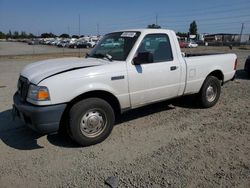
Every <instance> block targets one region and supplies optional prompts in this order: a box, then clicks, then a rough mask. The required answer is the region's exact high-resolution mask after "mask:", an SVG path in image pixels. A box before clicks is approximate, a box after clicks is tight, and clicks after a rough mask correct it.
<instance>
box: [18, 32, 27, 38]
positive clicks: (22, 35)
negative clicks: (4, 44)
mask: <svg viewBox="0 0 250 188" xmlns="http://www.w3.org/2000/svg"><path fill="white" fill-rule="evenodd" d="M19 37H20V38H21V39H26V38H28V35H27V34H26V32H25V31H22V32H21V34H20V36H19Z"/></svg>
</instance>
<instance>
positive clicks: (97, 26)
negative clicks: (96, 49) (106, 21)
mask: <svg viewBox="0 0 250 188" xmlns="http://www.w3.org/2000/svg"><path fill="white" fill-rule="evenodd" d="M96 29H97V36H99V35H100V31H99V23H98V24H96Z"/></svg>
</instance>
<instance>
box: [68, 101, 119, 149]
mask: <svg viewBox="0 0 250 188" xmlns="http://www.w3.org/2000/svg"><path fill="white" fill-rule="evenodd" d="M69 115H70V132H71V137H72V138H73V140H75V141H76V142H77V143H79V144H80V145H82V146H89V145H93V144H97V143H99V142H102V141H103V140H105V139H106V138H107V137H108V136H109V134H110V133H111V131H112V129H113V125H114V120H115V115H114V111H113V109H112V107H111V106H110V104H109V103H107V102H106V101H105V100H102V99H99V98H89V99H85V100H82V101H80V102H78V103H76V104H75V105H74V106H73V107H72V108H71V110H70V114H69Z"/></svg>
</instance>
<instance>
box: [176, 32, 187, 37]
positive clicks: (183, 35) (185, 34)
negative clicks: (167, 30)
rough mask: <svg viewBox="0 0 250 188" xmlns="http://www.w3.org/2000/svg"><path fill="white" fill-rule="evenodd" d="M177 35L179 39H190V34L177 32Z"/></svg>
mask: <svg viewBox="0 0 250 188" xmlns="http://www.w3.org/2000/svg"><path fill="white" fill-rule="evenodd" d="M176 35H177V36H179V37H188V33H181V32H177V33H176Z"/></svg>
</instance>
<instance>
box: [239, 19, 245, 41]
mask: <svg viewBox="0 0 250 188" xmlns="http://www.w3.org/2000/svg"><path fill="white" fill-rule="evenodd" d="M243 30H244V23H242V24H241V29H240V43H241V38H242V33H243Z"/></svg>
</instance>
